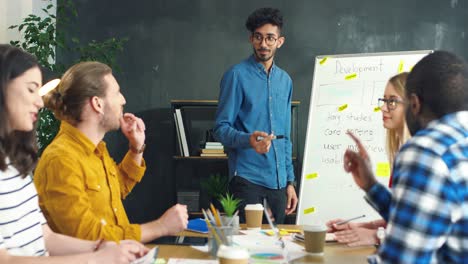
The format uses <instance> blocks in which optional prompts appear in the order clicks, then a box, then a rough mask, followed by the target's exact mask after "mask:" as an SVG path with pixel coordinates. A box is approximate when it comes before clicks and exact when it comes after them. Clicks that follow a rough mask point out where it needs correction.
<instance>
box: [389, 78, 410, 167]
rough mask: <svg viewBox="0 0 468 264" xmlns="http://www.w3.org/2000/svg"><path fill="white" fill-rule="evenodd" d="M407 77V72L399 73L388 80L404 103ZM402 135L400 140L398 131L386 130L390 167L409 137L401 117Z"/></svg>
mask: <svg viewBox="0 0 468 264" xmlns="http://www.w3.org/2000/svg"><path fill="white" fill-rule="evenodd" d="M407 77H408V72H402V73H399V74H397V75H395V76H393V77H392V78H390V80H388V82H389V83H391V84H392V85H393V87H394V88H395V91H396V92H397V93H398V95H399V96H401V98H403V100H405V101H406V94H405V92H406V78H407ZM403 121H404V122H403V128H402V129H403V133H402V138H399V133H398V132H399V131H398V129H387V139H386V141H387V142H386V143H387V146H386V147H387V155H388V161H389V162H390V165H391V166H392V165H393V161H394V160H395V156H396V154H397V152H398V150H399V149H400V147H401V145H403V144H404V143H405V142H406V141H407V140H408V139H409V138H410V137H411V134H410V132H409V130H408V126H407V125H406V119H405V117H403Z"/></svg>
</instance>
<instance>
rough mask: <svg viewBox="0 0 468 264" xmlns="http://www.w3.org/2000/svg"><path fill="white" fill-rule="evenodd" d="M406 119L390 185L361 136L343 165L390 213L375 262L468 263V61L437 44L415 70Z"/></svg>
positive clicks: (376, 205) (410, 81)
mask: <svg viewBox="0 0 468 264" xmlns="http://www.w3.org/2000/svg"><path fill="white" fill-rule="evenodd" d="M406 86H407V87H406V98H409V100H408V101H407V102H405V107H406V121H407V124H408V128H409V129H410V132H411V134H412V135H413V137H412V138H411V139H410V140H409V141H408V142H407V143H406V144H405V145H404V146H403V147H402V148H401V150H400V152H399V153H398V155H397V157H396V159H395V163H394V167H393V186H392V192H390V191H389V190H388V189H387V188H386V187H385V186H383V185H382V184H380V183H378V182H377V181H376V179H375V176H374V175H373V173H372V169H371V165H370V160H369V156H368V154H367V152H366V151H365V149H364V148H363V146H362V144H361V143H360V141H359V140H358V139H357V138H356V137H355V136H354V135H352V134H350V136H351V137H352V138H353V139H354V140H355V141H356V144H357V145H358V149H359V151H358V152H354V151H351V150H347V151H346V153H345V156H344V168H345V170H346V171H347V172H351V173H352V175H353V177H354V180H355V181H356V183H357V184H358V185H359V187H361V188H362V189H363V190H364V191H366V199H367V200H368V201H369V202H370V204H371V205H372V206H373V207H374V208H375V209H376V210H377V211H378V212H379V213H380V214H381V215H382V217H383V218H384V219H385V220H386V221H387V223H388V225H387V231H386V233H387V235H386V237H385V240H384V242H383V244H382V245H381V246H380V248H379V250H378V255H374V256H370V257H369V262H370V263H468V202H467V199H468V65H467V64H466V62H464V61H463V60H462V59H460V58H458V57H457V56H455V55H454V54H451V53H449V52H443V51H436V52H434V53H432V54H430V55H428V56H426V57H425V58H423V59H422V60H421V61H420V62H419V63H417V64H416V66H415V67H414V68H413V70H412V71H411V73H410V75H409V76H408V80H407V84H406Z"/></svg>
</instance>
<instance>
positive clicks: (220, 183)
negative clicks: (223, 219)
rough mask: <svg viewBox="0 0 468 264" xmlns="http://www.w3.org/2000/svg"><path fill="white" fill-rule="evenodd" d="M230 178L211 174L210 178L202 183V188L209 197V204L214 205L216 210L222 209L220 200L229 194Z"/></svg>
mask: <svg viewBox="0 0 468 264" xmlns="http://www.w3.org/2000/svg"><path fill="white" fill-rule="evenodd" d="M228 184H229V178H228V177H227V176H223V175H221V174H211V175H210V177H208V178H206V179H203V180H202V181H201V182H200V187H201V189H202V190H203V192H204V193H205V194H206V195H207V198H208V201H209V203H213V204H214V206H215V207H216V208H221V204H220V203H219V199H220V198H221V197H222V196H223V195H224V194H225V193H226V192H227V189H228Z"/></svg>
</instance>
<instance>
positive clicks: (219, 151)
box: [200, 142, 227, 157]
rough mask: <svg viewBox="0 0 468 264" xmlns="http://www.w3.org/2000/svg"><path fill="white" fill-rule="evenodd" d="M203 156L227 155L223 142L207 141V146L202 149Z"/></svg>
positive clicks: (201, 154)
mask: <svg viewBox="0 0 468 264" xmlns="http://www.w3.org/2000/svg"><path fill="white" fill-rule="evenodd" d="M200 156H201V157H226V156H227V155H226V153H224V146H223V144H221V142H206V144H205V148H202V149H201V153H200Z"/></svg>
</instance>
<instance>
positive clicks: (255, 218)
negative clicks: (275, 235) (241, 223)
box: [244, 204, 263, 229]
mask: <svg viewBox="0 0 468 264" xmlns="http://www.w3.org/2000/svg"><path fill="white" fill-rule="evenodd" d="M244 210H245V222H246V224H247V229H261V227H262V217H263V205H261V204H248V205H246V206H245V209H244Z"/></svg>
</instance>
